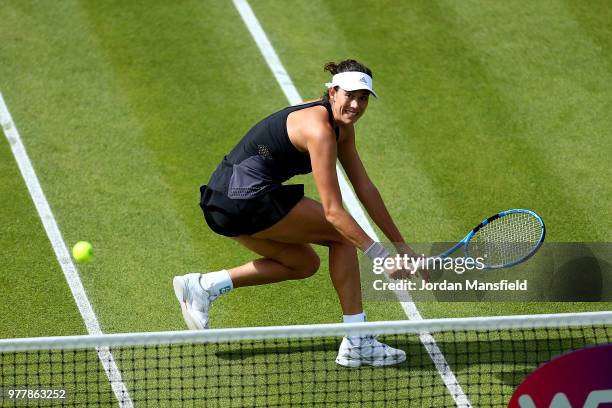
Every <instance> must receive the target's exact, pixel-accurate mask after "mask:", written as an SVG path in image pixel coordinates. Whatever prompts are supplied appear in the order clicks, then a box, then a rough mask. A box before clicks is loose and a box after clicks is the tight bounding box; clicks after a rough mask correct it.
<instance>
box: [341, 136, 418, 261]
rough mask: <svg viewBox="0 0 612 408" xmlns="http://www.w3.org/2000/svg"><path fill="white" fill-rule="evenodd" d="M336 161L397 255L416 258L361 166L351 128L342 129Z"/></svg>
mask: <svg viewBox="0 0 612 408" xmlns="http://www.w3.org/2000/svg"><path fill="white" fill-rule="evenodd" d="M338 159H339V160H340V163H341V164H342V167H343V168H344V171H345V172H346V175H347V176H348V178H349V180H350V182H351V184H352V185H353V188H354V189H355V193H356V194H357V198H359V201H361V203H362V204H363V205H364V207H365V209H366V211H367V212H368V214H369V215H370V217H372V220H374V222H375V223H376V225H378V227H379V228H380V229H381V231H382V232H383V233H384V234H385V236H386V237H387V239H389V241H391V242H393V243H394V245H395V246H396V249H397V250H398V252H399V253H401V254H408V255H409V256H411V257H417V256H418V255H417V254H416V253H415V252H414V251H413V250H412V249H411V248H410V247H409V246H408V245H407V244H406V240H405V239H404V237H403V236H402V234H401V233H400V231H399V229H398V228H397V226H396V225H395V222H393V219H392V218H391V215H390V214H389V210H387V206H386V205H385V203H384V201H383V199H382V197H381V195H380V193H379V191H378V188H376V186H375V185H374V183H373V182H372V180H370V177H369V176H368V173H367V172H366V169H365V167H364V166H363V163H362V161H361V158H360V157H359V153H358V152H357V148H356V146H355V130H354V128H353V127H352V126H345V127H343V128H342V137H341V138H340V140H339V141H338Z"/></svg>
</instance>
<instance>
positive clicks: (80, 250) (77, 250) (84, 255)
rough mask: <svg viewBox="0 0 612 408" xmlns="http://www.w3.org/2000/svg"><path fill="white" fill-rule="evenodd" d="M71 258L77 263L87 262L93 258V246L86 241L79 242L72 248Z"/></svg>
mask: <svg viewBox="0 0 612 408" xmlns="http://www.w3.org/2000/svg"><path fill="white" fill-rule="evenodd" d="M72 256H73V257H74V259H75V260H76V261H77V262H87V261H89V260H90V259H91V257H92V256H93V246H92V245H91V244H90V243H89V242H86V241H79V242H77V243H76V244H74V246H73V247H72Z"/></svg>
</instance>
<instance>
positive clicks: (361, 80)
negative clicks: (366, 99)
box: [359, 76, 368, 85]
mask: <svg viewBox="0 0 612 408" xmlns="http://www.w3.org/2000/svg"><path fill="white" fill-rule="evenodd" d="M359 82H363V83H364V84H366V85H367V84H368V81H367V80H366V77H364V76H362V77H361V78H359Z"/></svg>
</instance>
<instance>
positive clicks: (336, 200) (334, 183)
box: [306, 124, 373, 250]
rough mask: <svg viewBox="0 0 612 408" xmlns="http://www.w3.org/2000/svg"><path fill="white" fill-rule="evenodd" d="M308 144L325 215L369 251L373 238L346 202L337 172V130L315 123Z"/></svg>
mask: <svg viewBox="0 0 612 408" xmlns="http://www.w3.org/2000/svg"><path fill="white" fill-rule="evenodd" d="M306 144H307V148H308V152H309V153H310V161H311V165H312V174H313V177H314V180H315V184H316V186H317V190H318V191H319V195H320V197H321V203H322V205H323V210H324V211H325V218H326V219H327V221H329V222H330V223H331V224H332V225H333V226H334V227H335V228H336V229H337V230H338V231H339V232H340V233H341V234H342V235H343V236H344V237H345V238H346V239H348V240H349V241H351V242H352V243H353V244H354V245H355V246H356V247H357V248H361V249H362V250H365V249H366V248H368V247H369V246H370V245H371V244H372V242H373V241H372V239H371V238H370V237H369V236H368V234H366V233H365V231H364V230H363V229H362V228H361V226H359V224H358V223H357V222H356V221H355V219H354V218H353V217H352V216H351V215H350V214H349V213H348V212H347V211H346V210H345V209H344V206H343V205H342V194H341V193H340V186H339V185H338V176H337V173H336V158H337V155H338V151H337V146H336V140H335V136H334V134H333V129H332V128H331V126H329V125H328V124H327V126H314V129H311V131H309V135H308V136H307V138H306Z"/></svg>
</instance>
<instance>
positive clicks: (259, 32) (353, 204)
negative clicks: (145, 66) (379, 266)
mask: <svg viewBox="0 0 612 408" xmlns="http://www.w3.org/2000/svg"><path fill="white" fill-rule="evenodd" d="M233 1H234V6H235V7H236V9H237V10H238V12H239V13H240V15H241V16H242V19H243V20H244V23H245V24H246V26H247V28H248V29H249V32H250V33H251V35H252V36H253V39H254V40H255V43H257V47H258V48H259V51H260V52H261V54H262V55H263V57H264V59H265V60H266V62H267V63H268V66H269V67H270V69H271V70H272V72H273V73H274V77H275V78H276V80H277V81H278V84H279V85H280V87H281V89H282V90H283V92H284V93H285V96H286V97H287V99H288V100H289V103H290V104H292V105H295V104H298V103H301V102H302V101H303V99H302V98H301V97H300V95H299V93H298V91H297V89H296V88H295V86H294V85H293V81H292V80H291V78H290V77H289V74H288V73H287V71H286V70H285V67H284V66H283V64H282V63H281V61H280V59H279V58H278V55H277V54H276V51H275V50H274V48H273V47H272V44H270V41H269V40H268V36H267V35H266V33H265V32H264V30H263V28H262V27H261V24H259V21H258V20H257V17H256V16H255V14H254V13H253V10H252V9H251V6H250V5H249V3H248V1H247V0H233ZM336 171H337V173H338V182H339V183H340V190H341V192H342V198H343V200H344V202H345V204H346V206H347V207H348V209H349V211H350V213H351V214H352V216H353V217H354V218H355V220H356V221H357V222H358V223H359V225H361V227H362V228H363V230H364V231H365V232H366V233H367V234H368V235H370V237H372V238H373V239H374V241H376V242H380V239H379V237H378V236H377V234H376V232H375V231H374V228H372V225H371V224H370V222H369V221H368V218H367V217H366V215H365V213H364V211H363V209H362V208H361V205H360V204H359V201H358V200H357V197H356V196H355V193H354V192H353V190H352V189H351V187H350V186H349V184H348V182H347V181H346V177H345V176H344V173H343V171H342V169H341V168H340V166H339V165H338V164H336ZM395 295H396V296H397V298H398V300H399V302H400V304H401V306H402V309H404V313H406V315H407V316H408V318H409V319H411V320H423V317H422V316H421V313H419V311H418V309H417V308H416V306H415V304H414V302H413V301H412V298H411V296H410V294H409V293H408V292H405V291H404V292H401V291H395ZM420 338H421V342H422V343H423V345H424V346H425V348H426V349H427V352H428V353H429V355H430V357H431V359H432V361H433V363H434V365H435V366H436V369H437V370H438V373H439V374H440V376H441V377H442V380H443V381H444V384H446V387H447V388H448V390H449V391H450V393H451V395H452V397H453V398H454V400H455V402H456V404H457V406H458V407H471V406H472V405H471V403H470V401H469V400H468V398H467V396H466V395H465V393H464V392H463V390H462V389H461V386H460V385H459V383H458V381H457V378H456V377H455V374H454V373H453V371H452V370H451V369H450V367H449V365H448V363H447V362H446V359H445V358H444V355H443V354H442V351H441V350H440V349H439V347H438V345H437V344H436V342H435V340H434V338H433V336H432V335H431V334H430V333H428V332H423V333H421V334H420Z"/></svg>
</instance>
